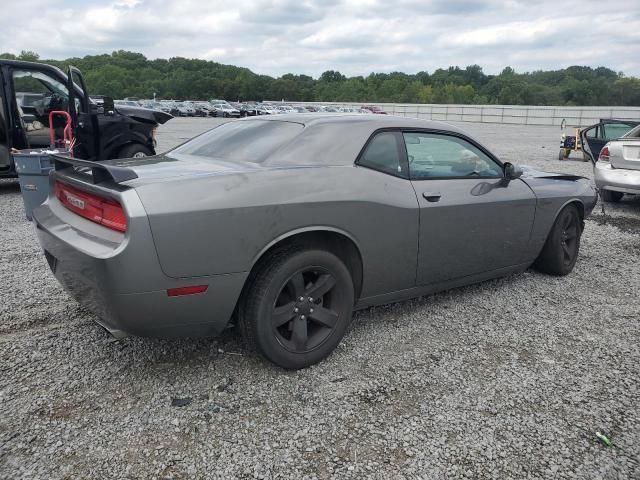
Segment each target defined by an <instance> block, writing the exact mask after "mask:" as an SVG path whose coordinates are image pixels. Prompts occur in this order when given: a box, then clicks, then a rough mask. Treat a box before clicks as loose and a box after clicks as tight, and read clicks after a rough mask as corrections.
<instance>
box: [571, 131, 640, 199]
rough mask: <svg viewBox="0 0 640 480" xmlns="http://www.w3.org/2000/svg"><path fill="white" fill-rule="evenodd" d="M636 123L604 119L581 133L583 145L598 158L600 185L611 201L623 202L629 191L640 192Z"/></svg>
mask: <svg viewBox="0 0 640 480" xmlns="http://www.w3.org/2000/svg"><path fill="white" fill-rule="evenodd" d="M636 123H637V122H630V121H616V122H615V123H613V122H612V121H602V122H600V123H599V124H597V125H593V126H591V127H589V128H587V129H585V130H584V131H583V132H582V134H581V136H582V144H583V148H584V150H585V152H586V153H588V154H589V156H591V158H592V159H593V160H594V163H593V173H594V179H595V183H596V187H598V188H599V189H600V195H601V196H602V199H603V200H605V201H607V202H619V201H620V200H621V199H622V197H623V195H624V194H625V193H630V194H636V195H640V125H637V126H636V127H633V125H634V124H636ZM629 129H631V130H629ZM607 132H611V133H607ZM625 132H626V133H625ZM618 137H619V138H618ZM602 138H604V139H606V140H607V142H606V143H605V144H604V146H602V145H600V144H599V142H602ZM608 138H614V139H615V140H608ZM602 143H604V142H602Z"/></svg>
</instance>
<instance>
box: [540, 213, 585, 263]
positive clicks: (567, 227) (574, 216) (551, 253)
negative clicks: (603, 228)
mask: <svg viewBox="0 0 640 480" xmlns="http://www.w3.org/2000/svg"><path fill="white" fill-rule="evenodd" d="M581 236H582V219H581V217H580V214H579V212H578V208H577V207H576V206H575V205H567V206H566V207H565V208H563V209H562V211H561V212H560V213H559V214H558V217H557V218H556V220H555V222H554V224H553V227H552V228H551V231H550V232H549V236H548V237H547V241H546V242H545V244H544V247H542V251H541V252H540V255H539V256H538V258H537V259H536V261H535V262H534V267H535V268H536V269H537V270H539V271H541V272H544V273H548V274H551V275H567V274H568V273H570V272H571V271H572V270H573V267H574V266H575V264H576V260H577V259H578V253H579V251H580V237H581Z"/></svg>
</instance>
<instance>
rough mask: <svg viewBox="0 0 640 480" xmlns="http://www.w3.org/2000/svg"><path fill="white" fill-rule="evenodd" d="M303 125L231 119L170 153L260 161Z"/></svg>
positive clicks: (178, 155) (293, 135) (176, 156)
mask: <svg viewBox="0 0 640 480" xmlns="http://www.w3.org/2000/svg"><path fill="white" fill-rule="evenodd" d="M303 128H304V126H303V125H302V124H300V123H293V122H281V121H274V120H264V121H260V120H253V121H239V122H229V123H225V124H222V125H220V126H219V127H217V128H214V129H213V130H210V131H208V132H207V133H204V134H202V135H200V136H199V137H196V138H194V139H193V140H191V141H189V142H187V143H185V144H183V145H181V146H179V147H178V148H176V149H175V150H172V151H171V152H170V153H169V154H168V155H169V156H170V157H174V158H180V157H181V156H187V155H188V156H194V157H202V158H221V159H224V160H241V161H244V162H253V163H261V162H263V161H264V160H265V159H266V158H268V157H269V155H271V154H272V153H273V152H275V151H276V150H277V149H278V148H280V147H281V146H282V145H284V144H285V143H287V142H289V141H290V140H291V139H293V137H295V136H296V135H298V134H299V133H300V132H301V131H302V129H303Z"/></svg>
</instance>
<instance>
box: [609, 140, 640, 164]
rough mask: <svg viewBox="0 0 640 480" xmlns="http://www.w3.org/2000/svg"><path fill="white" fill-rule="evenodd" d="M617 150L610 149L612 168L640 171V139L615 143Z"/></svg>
mask: <svg viewBox="0 0 640 480" xmlns="http://www.w3.org/2000/svg"><path fill="white" fill-rule="evenodd" d="M615 143H617V144H619V145H617V148H615V149H613V148H612V149H610V150H611V157H610V162H611V166H612V167H614V168H624V169H627V170H640V138H634V139H628V140H625V139H621V140H618V141H617V142H615Z"/></svg>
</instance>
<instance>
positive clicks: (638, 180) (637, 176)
mask: <svg viewBox="0 0 640 480" xmlns="http://www.w3.org/2000/svg"><path fill="white" fill-rule="evenodd" d="M593 174H594V179H595V182H596V187H598V188H601V189H604V190H613V191H616V192H624V193H631V194H638V195H640V170H627V169H623V168H612V167H611V165H610V164H609V163H605V162H596V163H595V165H594V167H593Z"/></svg>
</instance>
